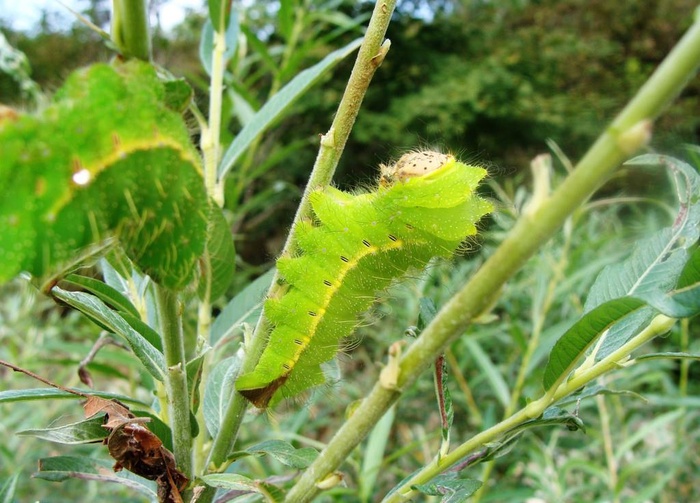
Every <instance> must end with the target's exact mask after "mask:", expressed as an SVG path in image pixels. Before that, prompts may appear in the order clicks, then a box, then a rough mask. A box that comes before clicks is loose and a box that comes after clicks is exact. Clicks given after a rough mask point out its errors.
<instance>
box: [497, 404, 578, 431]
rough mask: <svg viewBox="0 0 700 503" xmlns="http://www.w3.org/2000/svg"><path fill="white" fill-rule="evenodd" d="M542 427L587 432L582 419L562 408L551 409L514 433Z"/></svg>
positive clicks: (516, 429)
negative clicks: (557, 427) (556, 427)
mask: <svg viewBox="0 0 700 503" xmlns="http://www.w3.org/2000/svg"><path fill="white" fill-rule="evenodd" d="M542 426H565V427H566V429H568V430H569V431H576V430H581V431H582V432H584V433H585V432H586V427H585V426H584V424H583V421H582V420H581V418H580V417H578V416H577V415H576V414H572V413H571V412H569V411H567V410H564V409H562V408H560V407H549V408H548V409H546V410H545V411H544V413H543V414H542V417H540V418H537V419H533V420H531V421H526V422H524V423H522V424H521V425H519V426H518V427H517V428H515V429H514V430H512V432H520V431H524V430H526V429H530V428H536V427H542ZM509 433H511V432H509Z"/></svg>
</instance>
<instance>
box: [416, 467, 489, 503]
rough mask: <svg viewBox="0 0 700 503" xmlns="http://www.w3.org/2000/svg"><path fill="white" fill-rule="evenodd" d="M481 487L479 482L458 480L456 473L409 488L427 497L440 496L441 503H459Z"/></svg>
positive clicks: (464, 479) (446, 474) (439, 476)
mask: <svg viewBox="0 0 700 503" xmlns="http://www.w3.org/2000/svg"><path fill="white" fill-rule="evenodd" d="M480 487H481V481H479V480H473V479H466V478H459V475H458V474H457V473H445V474H442V475H438V476H437V477H435V478H434V479H433V480H431V481H430V482H429V483H427V484H419V485H415V486H411V489H414V490H416V491H420V492H421V493H423V494H425V495H428V496H442V499H441V500H440V502H441V503H459V502H462V501H466V499H467V498H469V497H470V496H471V495H472V494H474V493H475V492H476V491H477V490H478V489H479V488H480Z"/></svg>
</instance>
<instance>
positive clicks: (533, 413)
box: [290, 315, 676, 503]
mask: <svg viewBox="0 0 700 503" xmlns="http://www.w3.org/2000/svg"><path fill="white" fill-rule="evenodd" d="M675 322H676V320H675V319H673V318H668V317H666V316H663V315H658V316H657V317H656V318H654V319H653V320H652V321H651V323H650V324H649V326H647V327H646V328H645V329H644V330H643V331H642V332H641V333H639V334H638V335H637V336H635V337H634V338H632V339H630V340H629V341H628V342H627V343H626V344H624V345H623V346H621V347H620V348H618V349H617V350H616V351H614V352H613V353H611V354H610V355H608V356H607V357H605V358H604V359H603V360H600V361H599V362H598V363H596V364H595V365H594V366H592V367H591V368H589V369H588V370H586V371H584V372H582V373H581V375H579V376H576V377H575V378H572V379H571V380H569V381H566V382H564V383H562V385H561V386H560V387H559V388H558V389H557V390H556V392H555V393H553V394H549V393H547V394H545V395H544V396H542V397H541V398H540V399H538V400H536V401H534V402H531V403H530V404H529V405H527V406H526V407H524V408H522V409H521V410H519V411H518V412H516V413H515V414H513V415H512V416H510V417H508V418H506V419H504V420H503V421H501V422H500V423H498V424H496V425H494V426H492V427H491V428H489V429H488V430H485V431H483V432H481V433H479V434H478V435H476V436H474V437H472V438H471V439H469V440H468V441H467V442H465V443H463V444H462V445H460V446H459V447H457V448H455V449H454V450H453V451H452V452H450V453H449V454H448V455H447V456H444V457H443V458H441V459H439V460H438V459H437V458H436V459H435V460H434V461H433V462H432V463H431V464H430V465H428V466H426V467H425V468H423V469H422V470H421V471H420V472H418V473H417V474H416V475H414V476H413V477H411V478H410V479H409V480H407V481H405V482H404V483H403V484H402V487H403V488H404V490H403V491H402V490H401V489H399V490H398V491H396V492H395V493H394V494H393V495H392V496H391V497H389V498H386V499H385V500H384V501H383V503H400V502H404V501H408V500H410V499H411V498H412V497H413V496H415V495H416V493H415V491H414V490H413V489H411V486H414V485H416V484H424V483H426V482H428V481H429V480H430V479H432V478H434V477H435V476H437V475H439V474H440V473H442V472H444V471H445V470H447V469H448V468H449V467H450V466H452V465H454V464H456V463H458V462H459V461H461V460H462V459H464V458H465V457H466V456H467V455H469V454H470V453H472V452H474V451H476V450H478V449H480V448H482V447H483V446H484V445H486V444H488V443H490V442H494V441H496V440H498V439H499V438H500V437H502V436H503V435H504V434H506V433H508V432H509V431H510V430H512V429H513V428H515V427H516V426H519V425H521V424H523V423H524V422H525V421H529V420H531V419H533V418H536V417H539V416H541V415H542V413H543V412H544V411H545V409H546V408H547V407H549V406H550V405H551V404H552V403H555V402H556V401H558V400H561V399H562V398H564V397H566V396H569V395H571V394H572V393H574V392H575V391H576V390H578V389H580V388H581V387H583V386H585V385H586V384H588V383H590V382H591V381H593V380H595V379H597V378H598V377H600V376H601V375H603V374H605V373H607V372H610V371H612V370H615V369H617V368H619V367H620V363H619V362H621V361H624V360H625V359H626V358H627V357H628V356H629V355H630V354H631V353H632V352H633V351H634V350H636V349H638V348H639V347H641V346H643V345H644V344H646V343H647V342H649V341H650V340H651V339H653V338H654V337H657V336H659V335H661V334H664V333H666V332H668V331H669V330H670V329H671V327H672V326H673V325H674V324H675ZM290 494H291V493H290Z"/></svg>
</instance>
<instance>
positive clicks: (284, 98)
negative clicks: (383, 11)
mask: <svg viewBox="0 0 700 503" xmlns="http://www.w3.org/2000/svg"><path fill="white" fill-rule="evenodd" d="M361 43H362V40H361V39H358V40H354V41H353V42H350V43H349V44H348V45H346V46H345V47H343V48H341V49H338V50H336V51H333V52H332V53H330V54H329V55H328V56H326V57H325V58H323V59H322V60H321V61H320V62H318V63H316V64H315V65H314V66H312V67H311V68H307V69H306V70H304V71H302V72H300V73H299V74H298V75H297V76H296V77H294V78H293V79H292V80H290V81H289V82H288V83H287V84H286V85H285V86H284V87H283V88H282V89H281V90H280V91H279V92H278V93H277V94H275V95H274V96H273V97H272V98H270V100H269V101H268V102H267V103H265V105H263V107H262V108H261V109H260V110H259V111H258V113H256V114H255V117H253V119H252V120H251V121H250V122H249V123H248V124H246V125H245V127H244V128H243V129H242V130H241V132H240V133H239V134H238V135H237V136H236V139H235V140H233V142H232V143H231V145H230V146H229V148H228V150H227V151H226V153H225V154H224V156H223V158H222V160H221V164H220V166H219V178H220V179H221V178H224V177H225V176H226V175H227V174H228V172H229V171H230V170H231V168H233V165H234V164H235V163H236V161H237V160H238V158H239V157H240V156H241V155H242V154H243V152H245V150H246V149H247V148H248V147H249V146H250V144H251V143H252V142H253V140H255V138H257V136H258V135H259V134H260V133H262V132H263V131H265V130H266V129H267V128H269V127H270V126H271V125H272V124H273V122H274V121H275V120H276V119H277V118H279V117H280V116H281V115H282V113H284V111H285V110H287V109H288V108H289V107H290V106H291V105H292V103H294V101H295V100H296V99H298V98H299V97H300V96H301V95H302V94H303V93H304V92H305V91H306V90H307V89H308V88H309V87H311V86H312V85H314V84H315V83H316V82H318V80H319V79H320V78H321V77H322V76H323V75H324V74H325V73H326V72H327V71H329V70H330V69H331V68H333V67H334V66H335V65H337V64H338V63H339V62H340V61H342V60H343V59H345V57H346V56H348V55H349V54H351V53H352V52H353V51H355V49H357V48H358V47H359V46H360V44H361Z"/></svg>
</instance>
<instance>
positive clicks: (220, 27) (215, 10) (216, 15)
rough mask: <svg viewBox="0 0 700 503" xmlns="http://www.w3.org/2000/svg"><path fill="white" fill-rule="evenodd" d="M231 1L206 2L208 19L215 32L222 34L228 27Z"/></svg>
mask: <svg viewBox="0 0 700 503" xmlns="http://www.w3.org/2000/svg"><path fill="white" fill-rule="evenodd" d="M232 3H233V0H208V4H209V19H210V20H211V24H212V25H213V26H214V28H215V29H216V31H218V32H222V31H224V30H225V29H226V27H227V26H228V25H229V19H230V17H231V4H232Z"/></svg>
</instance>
